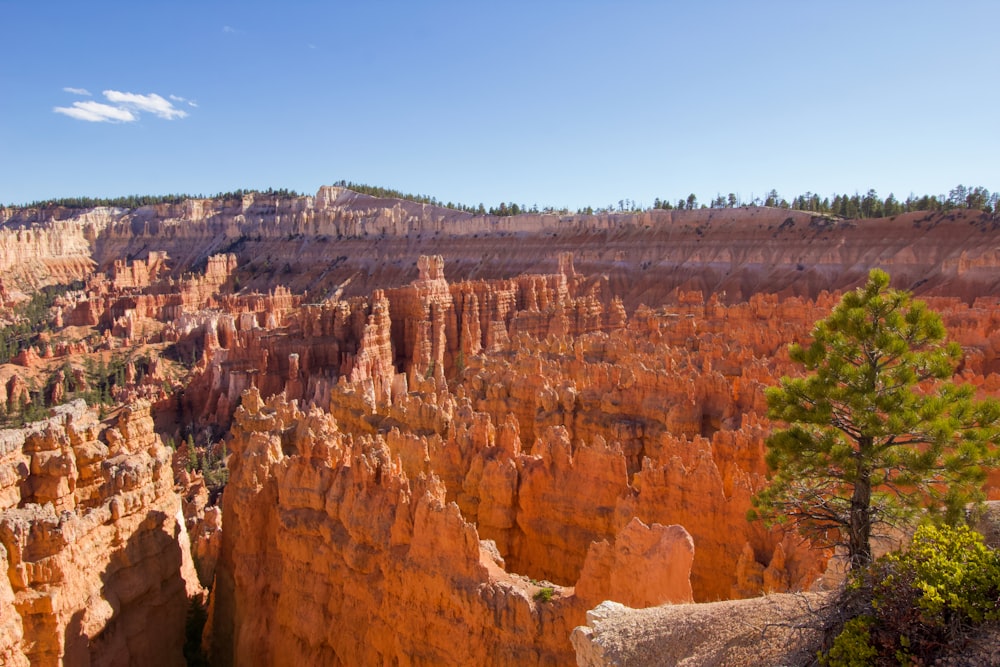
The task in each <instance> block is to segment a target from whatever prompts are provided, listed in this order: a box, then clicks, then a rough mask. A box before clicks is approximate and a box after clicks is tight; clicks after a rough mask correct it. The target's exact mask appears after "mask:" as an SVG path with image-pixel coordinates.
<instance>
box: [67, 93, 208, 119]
mask: <svg viewBox="0 0 1000 667" xmlns="http://www.w3.org/2000/svg"><path fill="white" fill-rule="evenodd" d="M63 90H64V91H65V92H67V93H71V94H73V95H90V92H89V91H87V90H85V89H83V88H63ZM104 97H105V98H106V99H107V101H108V102H110V104H105V103H103V102H94V101H91V100H87V101H84V102H73V106H68V107H53V108H52V110H53V111H54V112H55V113H61V114H63V115H65V116H69V117H70V118H76V119H77V120H85V121H88V122H91V123H131V122H133V121H137V120H139V118H140V117H141V116H142V114H143V113H151V114H153V115H154V116H158V117H159V118H163V119H165V120H175V119H177V118H186V117H187V115H188V113H187V111H183V110H181V109H178V108H177V107H175V106H174V105H173V103H171V102H170V101H169V100H167V99H165V98H163V97H162V96H160V95H157V94H156V93H150V94H149V95H141V94H139V93H123V92H121V91H118V90H105V91H104ZM170 99H171V100H173V101H175V102H177V103H178V104H182V103H183V104H187V105H188V106H190V107H197V106H198V104H197V103H196V102H193V101H191V100H189V99H187V98H184V97H179V96H177V95H170Z"/></svg>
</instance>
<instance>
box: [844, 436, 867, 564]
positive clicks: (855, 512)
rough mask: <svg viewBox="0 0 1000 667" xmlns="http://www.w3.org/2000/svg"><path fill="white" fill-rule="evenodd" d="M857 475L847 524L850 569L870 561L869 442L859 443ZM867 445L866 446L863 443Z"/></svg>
mask: <svg viewBox="0 0 1000 667" xmlns="http://www.w3.org/2000/svg"><path fill="white" fill-rule="evenodd" d="M860 444H861V446H860V447H859V456H858V476H857V479H856V480H855V481H854V494H853V495H852V496H851V516H850V525H849V526H848V533H849V535H848V538H849V539H848V551H849V554H848V555H849V556H850V559H851V569H852V570H854V569H858V568H861V567H864V566H866V565H868V564H869V563H871V562H872V543H871V538H872V517H871V511H870V510H871V503H872V477H871V476H872V473H871V470H870V469H869V465H868V453H867V450H868V449H870V448H871V443H864V442H862V443H860ZM866 444H867V445H868V446H867V447H866V446H865V445H866Z"/></svg>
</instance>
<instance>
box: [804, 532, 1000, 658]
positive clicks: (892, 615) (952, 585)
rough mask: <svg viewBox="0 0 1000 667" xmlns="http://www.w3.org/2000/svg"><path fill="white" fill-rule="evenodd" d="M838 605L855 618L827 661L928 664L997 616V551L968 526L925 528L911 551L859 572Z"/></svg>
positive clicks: (999, 560) (999, 605) (999, 593)
mask: <svg viewBox="0 0 1000 667" xmlns="http://www.w3.org/2000/svg"><path fill="white" fill-rule="evenodd" d="M859 601H860V604H859ZM841 604H842V605H847V606H849V607H850V608H851V609H853V610H855V615H854V618H851V619H850V620H848V621H847V622H846V623H844V626H843V629H842V630H841V632H840V634H839V635H837V637H836V638H835V639H834V641H833V644H832V645H831V647H830V649H829V651H828V652H826V653H825V654H821V655H820V662H821V663H822V664H824V665H828V666H829V667H850V666H852V665H864V664H904V665H906V664H928V663H929V662H931V661H932V660H933V658H934V656H935V655H936V654H937V653H938V652H939V651H940V650H941V649H942V648H944V647H946V646H948V645H949V644H955V643H956V642H958V641H960V640H961V639H962V638H963V636H965V635H966V634H968V633H969V632H970V630H972V629H973V628H974V627H975V626H976V625H977V624H979V623H982V622H983V621H987V620H992V619H998V618H1000V553H998V552H997V551H996V550H994V549H991V548H990V547H988V546H986V544H984V543H983V538H982V535H980V534H979V533H977V532H975V531H974V530H972V529H971V528H968V527H966V526H959V527H954V528H952V527H947V526H942V527H938V526H934V525H930V524H927V525H923V526H920V527H919V528H918V529H917V531H916V533H915V534H914V536H913V540H912V543H911V544H910V548H909V549H908V550H907V551H905V552H897V553H893V554H889V555H887V556H884V557H882V558H880V559H878V560H877V561H875V562H874V563H872V565H871V566H869V567H868V568H865V569H863V570H861V571H860V572H859V573H858V574H857V575H855V577H854V579H853V580H852V581H851V582H850V583H849V584H848V587H847V590H845V593H844V596H842V600H841ZM857 609H861V610H862V611H861V612H860V613H857V611H856V610H857ZM859 660H860V662H859Z"/></svg>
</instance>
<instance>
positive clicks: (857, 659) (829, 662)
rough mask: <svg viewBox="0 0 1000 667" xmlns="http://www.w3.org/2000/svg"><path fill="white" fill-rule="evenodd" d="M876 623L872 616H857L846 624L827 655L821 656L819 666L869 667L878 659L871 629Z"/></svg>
mask: <svg viewBox="0 0 1000 667" xmlns="http://www.w3.org/2000/svg"><path fill="white" fill-rule="evenodd" d="M874 623H875V618H874V617H872V616H867V615H865V616H855V617H854V618H852V619H851V620H849V621H847V622H846V623H844V629H843V630H841V632H840V634H839V635H837V637H836V639H834V640H833V646H831V647H830V650H829V651H828V652H827V653H824V654H820V656H819V664H821V665H823V667H868V665H871V664H872V662H873V661H874V660H875V658H877V657H878V650H877V649H876V648H875V647H874V646H872V639H871V629H872V625H873V624H874Z"/></svg>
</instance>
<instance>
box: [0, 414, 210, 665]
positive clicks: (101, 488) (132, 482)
mask: <svg viewBox="0 0 1000 667" xmlns="http://www.w3.org/2000/svg"><path fill="white" fill-rule="evenodd" d="M0 561H3V565H4V568H3V572H4V576H3V577H2V579H0V604H2V606H0V612H2V613H0V618H2V619H3V621H2V623H0V656H2V657H3V664H10V665H28V664H30V665H59V664H75V665H82V664H93V665H113V664H146V665H183V664H185V663H184V657H183V654H182V648H183V645H184V624H185V615H186V612H187V609H188V598H189V597H190V596H192V595H194V594H196V593H197V592H198V585H197V580H196V578H195V575H194V570H193V567H192V563H191V560H190V554H189V548H188V544H187V535H186V533H185V530H184V523H183V520H182V518H181V516H180V499H179V497H178V496H177V495H176V494H175V493H174V490H173V475H172V472H171V470H170V453H169V451H168V450H167V449H166V448H164V447H163V445H162V444H161V443H160V441H159V438H157V437H156V435H155V434H154V433H153V422H152V419H151V418H150V416H149V405H148V404H145V405H144V404H141V403H140V404H136V405H134V406H132V407H130V408H127V409H125V410H124V411H123V412H122V414H121V415H120V416H119V417H118V419H117V423H116V425H115V426H113V427H109V428H104V427H103V426H102V425H101V424H100V423H99V422H97V421H96V419H95V418H94V415H93V414H92V413H91V412H90V411H88V410H87V409H86V407H85V406H84V405H83V404H82V402H77V403H73V404H69V405H67V406H65V407H64V408H63V409H60V410H58V411H57V415H56V416H55V417H53V418H51V419H50V420H48V421H47V422H43V423H37V424H34V425H32V426H31V427H29V428H25V429H22V430H16V431H12V430H8V431H3V432H0ZM154 628H155V630H154Z"/></svg>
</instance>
